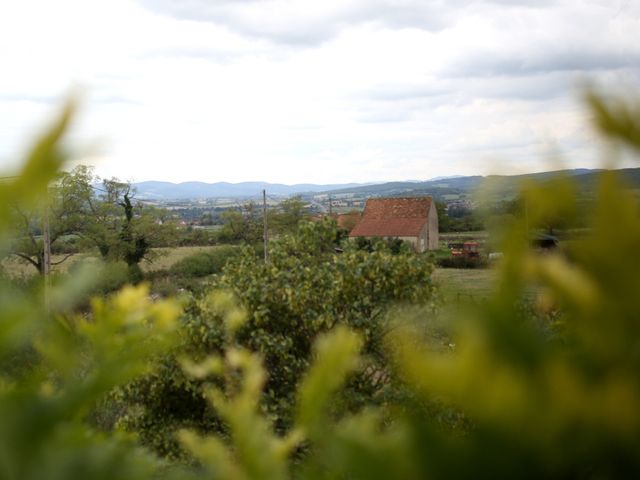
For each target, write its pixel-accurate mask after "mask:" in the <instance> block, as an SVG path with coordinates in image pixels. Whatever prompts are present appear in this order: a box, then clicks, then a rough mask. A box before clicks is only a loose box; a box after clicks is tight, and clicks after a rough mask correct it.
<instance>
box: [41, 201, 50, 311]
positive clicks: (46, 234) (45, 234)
mask: <svg viewBox="0 0 640 480" xmlns="http://www.w3.org/2000/svg"><path fill="white" fill-rule="evenodd" d="M45 198H46V200H45V204H44V215H43V217H44V220H43V221H44V225H43V228H42V243H43V248H44V252H43V262H44V265H43V273H44V308H45V311H46V312H47V315H49V311H50V308H51V298H50V297H51V292H50V290H51V232H50V230H49V192H47V196H46V197H45Z"/></svg>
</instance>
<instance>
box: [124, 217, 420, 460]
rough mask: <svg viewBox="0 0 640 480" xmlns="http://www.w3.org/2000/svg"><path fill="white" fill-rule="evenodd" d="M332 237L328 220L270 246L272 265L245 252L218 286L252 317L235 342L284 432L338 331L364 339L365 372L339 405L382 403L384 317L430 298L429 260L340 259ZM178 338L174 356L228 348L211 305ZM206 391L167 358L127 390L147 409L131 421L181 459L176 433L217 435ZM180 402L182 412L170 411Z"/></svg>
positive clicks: (386, 374)
mask: <svg viewBox="0 0 640 480" xmlns="http://www.w3.org/2000/svg"><path fill="white" fill-rule="evenodd" d="M335 238H336V228H335V225H334V224H333V223H331V222H316V223H303V224H301V226H300V227H299V229H298V231H297V233H296V234H295V235H291V236H283V237H281V238H280V239H278V240H277V241H274V242H272V243H271V245H270V249H269V250H270V259H269V262H268V263H266V264H265V263H264V262H263V261H262V259H261V258H260V257H258V256H256V255H255V253H254V252H253V250H252V249H251V248H246V249H245V250H244V251H243V254H242V255H240V256H237V257H233V258H232V259H231V260H230V262H229V263H228V264H227V265H226V267H225V268H224V271H223V274H222V275H221V276H220V277H219V278H218V279H217V280H216V281H215V282H214V284H213V286H214V287H215V288H218V289H224V290H227V291H230V292H233V294H234V295H235V297H236V298H237V299H238V301H239V302H240V305H241V306H242V307H243V308H244V309H245V310H246V312H247V315H248V320H247V322H246V324H245V325H244V326H243V327H242V328H241V329H239V330H238V331H237V332H236V335H235V342H237V343H238V344H239V345H242V346H243V347H244V348H246V349H248V350H249V351H253V352H259V353H260V354H261V355H262V356H263V357H264V360H265V364H266V366H267V370H268V372H269V376H268V380H267V381H266V385H265V389H264V393H263V395H262V398H261V400H260V404H261V407H262V408H263V409H264V411H265V412H266V413H267V414H268V415H269V416H270V417H271V418H272V419H273V420H274V422H275V425H276V428H277V429H278V431H279V432H286V431H288V430H289V428H290V426H291V423H292V418H293V414H294V405H295V394H296V386H297V385H298V383H299V382H300V380H301V378H302V375H303V373H304V372H305V371H306V370H307V369H308V368H309V365H310V362H311V360H312V345H313V342H314V340H315V339H316V338H317V337H318V335H320V334H321V333H323V332H326V331H329V330H332V329H334V328H337V326H339V325H342V326H348V327H350V328H352V329H354V330H355V331H357V332H359V333H360V335H361V336H362V338H363V342H364V352H365V355H366V356H365V357H363V364H364V365H365V368H363V370H362V371H360V372H359V373H358V375H356V376H355V377H353V378H352V379H351V381H350V382H349V384H348V388H347V390H346V392H345V393H344V394H343V395H342V396H341V397H340V402H336V403H335V406H336V408H337V405H338V403H339V404H340V405H341V408H342V409H343V410H357V409H358V408H360V407H361V406H362V405H365V404H369V405H372V404H383V403H385V401H387V400H388V398H390V396H392V395H393V394H394V384H393V382H392V378H391V370H390V366H389V364H388V358H387V354H386V352H385V349H384V338H385V335H386V332H387V329H388V328H389V325H388V324H387V323H386V321H385V314H386V313H387V312H388V311H389V308H390V307H392V306H393V305H395V304H396V303H398V302H400V303H402V302H407V303H415V304H429V302H430V300H431V293H432V286H431V280H430V273H431V270H432V267H431V264H430V263H429V262H428V259H427V257H426V256H417V255H414V254H412V253H411V254H395V255H394V254H392V253H391V251H390V250H389V249H387V248H386V247H384V246H383V245H382V244H381V245H379V246H378V247H377V250H375V251H374V252H371V253H369V252H365V251H360V250H357V249H356V248H355V247H353V246H352V245H349V244H347V245H345V249H344V253H341V254H337V253H336V252H335V246H336V245H335V243H334V241H335ZM181 334H182V346H181V348H180V350H179V353H176V355H184V354H190V355H193V356H195V358H203V357H205V356H206V355H209V354H213V353H218V354H220V353H223V352H225V351H227V350H228V349H229V348H231V347H232V344H230V343H229V341H228V339H227V338H226V337H225V334H224V325H223V322H222V320H221V319H220V316H219V315H218V314H217V313H216V311H215V310H212V309H211V308H210V306H209V303H208V302H207V300H206V299H203V300H200V301H196V302H194V303H192V305H191V306H190V307H189V308H188V309H187V313H186V315H185V318H184V321H183V326H182V329H181ZM202 392H203V386H202V383H201V382H198V381H194V380H191V379H189V378H187V377H185V375H184V373H183V372H182V370H181V369H180V368H179V365H178V363H177V360H176V358H167V359H165V360H164V361H163V362H162V363H161V364H160V365H159V367H158V370H157V371H156V372H155V373H154V374H153V376H150V377H147V378H145V379H143V380H140V381H138V382H136V384H134V385H132V386H131V387H130V388H129V389H128V390H127V392H126V395H127V398H128V400H129V401H130V402H132V403H135V404H137V405H142V406H143V407H144V409H143V413H141V414H140V416H138V417H135V418H134V417H128V418H127V419H126V420H125V423H127V424H128V426H129V427H130V428H133V429H135V430H136V431H137V432H138V434H139V435H140V436H141V438H142V439H143V440H144V441H145V442H146V443H147V444H148V445H151V446H152V447H153V448H154V449H156V451H158V452H159V453H161V454H164V455H169V456H171V457H179V456H180V455H181V454H180V452H179V451H178V449H177V443H176V441H175V439H174V438H173V437H172V436H171V431H173V430H175V429H176V428H177V427H184V426H190V427H191V428H195V429H197V430H199V431H201V432H211V431H218V432H219V431H220V429H221V423H220V420H219V418H218V417H217V415H215V414H214V413H213V412H212V410H211V408H210V407H208V405H207V402H205V401H204V400H203V396H202ZM176 399H179V402H180V407H179V408H175V407H174V406H175V401H176ZM172 405H174V406H172ZM181 412H182V413H181Z"/></svg>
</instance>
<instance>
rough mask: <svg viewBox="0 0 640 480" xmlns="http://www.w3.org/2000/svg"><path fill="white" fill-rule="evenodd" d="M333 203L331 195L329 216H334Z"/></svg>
mask: <svg viewBox="0 0 640 480" xmlns="http://www.w3.org/2000/svg"><path fill="white" fill-rule="evenodd" d="M331 203H332V202H331V194H329V216H331V215H332V214H333V205H332V204H331Z"/></svg>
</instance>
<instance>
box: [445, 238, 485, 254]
mask: <svg viewBox="0 0 640 480" xmlns="http://www.w3.org/2000/svg"><path fill="white" fill-rule="evenodd" d="M449 248H450V249H451V256H452V257H467V258H479V257H480V244H479V243H478V242H472V241H470V242H464V243H450V244H449Z"/></svg>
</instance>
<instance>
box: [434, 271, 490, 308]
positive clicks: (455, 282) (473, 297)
mask: <svg viewBox="0 0 640 480" xmlns="http://www.w3.org/2000/svg"><path fill="white" fill-rule="evenodd" d="M495 278H496V272H495V271H494V270H492V269H488V268H477V269H463V268H436V269H435V270H434V272H433V280H434V282H435V284H436V285H437V287H438V288H439V290H440V293H441V295H442V296H443V298H444V300H445V302H446V303H450V302H457V303H459V302H462V301H465V302H466V301H480V300H484V299H486V298H488V297H489V296H490V295H491V293H492V288H493V283H494V281H495Z"/></svg>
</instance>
